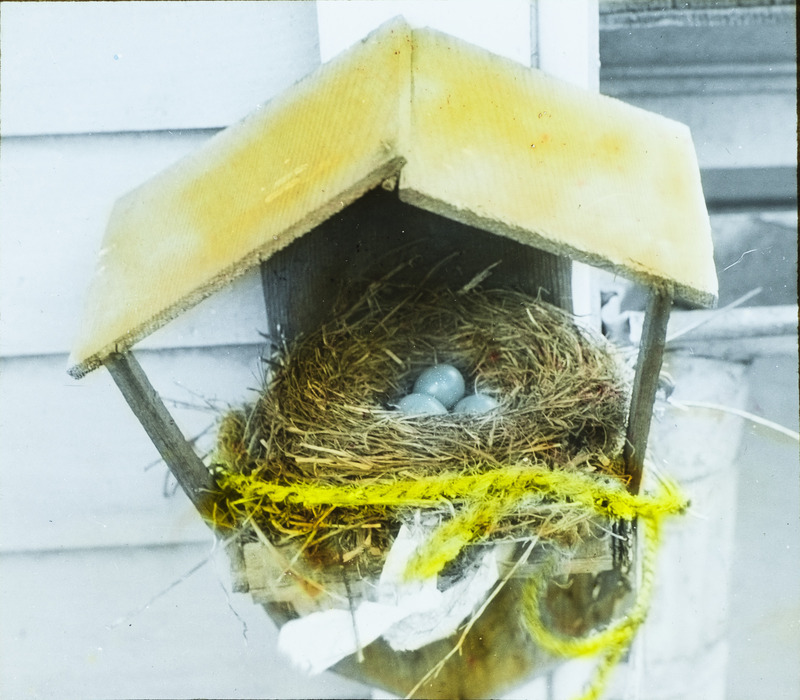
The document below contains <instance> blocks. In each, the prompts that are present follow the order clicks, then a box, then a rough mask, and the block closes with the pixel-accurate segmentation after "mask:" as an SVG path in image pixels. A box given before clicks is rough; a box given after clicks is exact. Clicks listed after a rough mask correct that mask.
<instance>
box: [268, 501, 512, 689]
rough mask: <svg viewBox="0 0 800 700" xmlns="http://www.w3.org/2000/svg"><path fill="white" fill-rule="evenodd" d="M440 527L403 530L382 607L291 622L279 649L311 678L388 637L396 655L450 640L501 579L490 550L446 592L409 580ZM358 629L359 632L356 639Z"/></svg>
mask: <svg viewBox="0 0 800 700" xmlns="http://www.w3.org/2000/svg"><path fill="white" fill-rule="evenodd" d="M437 523H438V519H437V522H422V520H421V517H420V516H419V514H417V518H416V519H415V522H414V523H413V524H411V525H410V526H409V525H403V526H402V527H401V528H400V532H399V533H398V535H397V538H396V539H395V541H394V543H393V545H392V548H391V549H390V550H389V553H388V554H387V557H386V562H385V564H384V567H383V571H382V573H381V577H380V581H379V582H378V586H377V590H376V598H377V602H373V601H363V602H361V603H360V604H359V605H358V607H357V608H356V609H355V611H354V612H352V613H351V611H350V610H340V609H334V610H325V611H322V612H315V613H311V614H310V615H307V616H306V617H302V618H299V619H297V620H292V621H290V622H287V623H286V624H285V625H284V626H283V627H282V628H281V630H280V633H279V635H278V648H279V649H280V651H281V652H283V653H284V654H286V655H287V656H288V657H289V658H290V659H291V661H292V663H294V664H295V665H296V666H297V667H299V668H300V669H302V670H304V671H305V672H306V673H309V674H316V673H321V672H322V671H324V670H326V669H328V668H330V667H331V666H333V665H334V664H335V663H337V662H338V661H341V660H342V659H344V658H345V657H347V656H349V655H350V654H354V653H355V652H356V651H358V649H359V646H360V647H361V648H363V647H365V646H367V645H368V644H371V643H372V642H374V641H375V640H376V639H378V637H381V636H383V637H384V638H385V639H386V640H387V641H388V642H389V644H390V645H391V647H392V648H393V649H395V650H396V651H411V650H414V649H419V648H420V647H423V646H425V645H426V644H430V643H432V642H435V641H438V640H440V639H445V638H446V637H449V636H450V635H451V634H452V633H453V632H455V630H456V629H458V626H459V625H460V624H461V622H462V621H463V620H464V619H465V618H466V617H467V616H468V615H470V614H471V613H472V612H473V611H474V610H475V609H476V608H477V607H478V605H479V604H480V603H481V602H482V601H483V600H484V598H485V597H486V594H487V593H488V592H489V590H490V589H491V588H492V586H493V585H494V584H495V582H496V581H497V579H498V566H497V556H496V553H495V550H494V548H487V551H486V553H485V554H484V555H483V556H482V557H481V559H480V560H479V562H478V563H476V564H475V565H473V567H471V569H470V570H468V571H466V572H465V574H464V576H463V577H462V578H460V579H459V580H457V581H456V582H455V583H454V584H453V585H452V586H450V587H449V588H448V589H447V590H445V591H444V592H443V591H440V590H439V589H438V588H437V585H436V578H435V577H434V578H430V579H426V580H423V581H406V580H405V571H406V567H407V565H408V562H409V561H410V560H411V557H412V556H413V555H414V552H416V551H417V549H419V547H420V546H421V545H422V543H423V542H425V540H427V539H428V537H430V534H431V531H432V530H433V528H434V527H435V526H436V524H437ZM356 629H357V630H358V633H357V634H356Z"/></svg>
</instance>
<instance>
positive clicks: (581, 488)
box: [217, 465, 688, 700]
mask: <svg viewBox="0 0 800 700" xmlns="http://www.w3.org/2000/svg"><path fill="white" fill-rule="evenodd" d="M217 483H218V485H219V487H220V488H221V490H222V491H223V493H225V494H227V496H228V503H229V505H230V506H231V507H233V508H234V509H238V510H243V511H244V512H246V513H249V514H252V515H256V514H257V513H258V512H259V511H260V510H261V509H262V508H264V507H265V502H269V503H284V502H285V503H292V504H301V505H303V506H306V507H309V508H313V507H319V506H327V507H336V506H343V507H359V506H373V507H386V508H431V507H441V506H443V505H450V506H453V505H454V504H457V505H459V508H458V510H457V511H456V512H455V514H454V516H453V517H452V518H450V519H448V520H445V521H444V522H443V523H441V524H440V525H439V526H438V527H437V528H436V529H435V530H434V532H433V534H432V536H431V537H430V538H429V540H428V541H427V542H426V543H425V545H423V546H422V547H421V548H420V550H419V551H418V552H417V553H416V555H415V557H414V558H412V561H411V562H410V564H409V567H408V570H407V571H406V576H407V577H409V578H426V577H430V576H435V575H436V574H438V573H439V572H440V571H441V570H442V569H443V568H444V567H445V566H446V565H447V563H448V562H450V561H452V560H453V559H454V558H455V557H456V556H457V555H458V553H459V552H460V551H461V550H462V549H463V548H464V547H466V546H467V545H469V544H470V543H473V542H477V541H480V540H482V539H484V538H485V537H487V536H488V535H489V534H490V533H491V531H492V529H493V528H494V526H495V525H496V524H497V523H499V522H500V521H501V520H502V519H503V518H504V517H506V516H508V515H509V514H511V513H512V512H514V510H515V509H521V508H523V507H525V506H526V504H527V505H531V503H532V501H533V502H535V501H537V500H538V501H543V500H547V501H549V502H561V503H573V504H578V505H579V506H581V507H583V508H585V509H586V510H588V511H589V512H590V513H591V514H593V515H600V516H604V517H607V518H611V519H620V520H628V521H631V520H634V519H636V520H637V522H638V525H639V531H640V532H641V534H642V538H643V558H642V582H641V586H640V589H639V594H638V597H637V600H636V603H635V604H634V606H633V608H632V610H631V611H630V612H629V613H628V615H627V616H626V617H625V618H624V619H622V620H621V621H619V622H617V623H616V624H614V625H612V626H611V627H609V628H608V629H606V630H603V631H601V632H598V633H596V634H593V635H590V636H588V637H585V638H580V639H576V638H567V637H562V636H559V635H557V634H554V633H553V632H551V631H550V630H548V629H547V627H546V626H545V625H544V623H543V622H542V619H541V616H540V614H539V607H540V596H541V588H542V587H543V584H544V582H545V578H546V577H545V576H541V577H539V579H538V580H533V581H531V583H530V584H529V585H528V586H527V588H526V590H525V594H524V598H523V609H524V622H525V624H526V626H527V628H528V630H529V632H530V634H531V636H532V637H533V638H534V640H535V641H536V642H537V643H538V644H539V645H540V646H541V647H543V648H544V649H547V650H548V651H550V652H551V653H553V654H556V655H559V656H591V655H596V654H602V659H601V661H600V664H599V665H598V668H597V671H596V674H595V678H594V680H593V682H592V684H591V686H590V687H589V689H588V690H587V691H586V693H585V694H584V695H583V696H582V698H581V700H596V698H598V697H599V696H600V694H601V693H602V692H603V690H604V689H605V686H606V684H607V682H608V679H609V677H610V674H611V671H612V670H613V668H614V666H615V665H616V663H617V662H618V661H619V659H620V658H621V657H622V655H623V654H624V653H625V650H626V649H627V648H628V646H629V645H630V643H631V641H632V639H633V636H634V634H635V633H636V630H637V629H638V627H639V626H640V625H641V623H642V622H643V621H644V619H645V616H646V614H647V609H648V606H649V602H650V596H651V593H652V587H653V578H654V566H655V555H656V552H657V550H658V546H659V540H660V532H661V523H662V521H663V519H664V518H665V517H668V516H670V515H675V514H679V513H682V512H684V511H685V509H686V507H687V505H688V502H687V500H686V499H685V498H684V496H683V495H682V494H681V493H680V491H679V490H678V488H677V486H676V485H675V484H674V483H673V482H671V481H666V480H664V481H662V482H661V483H660V485H659V487H658V490H657V491H656V492H655V493H653V494H649V495H646V494H643V495H636V494H631V493H629V492H628V491H627V490H626V488H625V486H624V484H622V483H621V482H620V481H619V480H617V479H614V478H612V477H608V476H604V475H599V474H597V473H595V474H587V473H584V472H570V471H563V470H554V471H552V470H549V469H547V468H546V467H544V466H542V465H536V466H530V465H525V466H507V467H502V468H492V469H488V470H485V471H482V470H480V469H478V468H475V469H474V470H472V471H463V472H457V471H446V472H441V473H439V474H435V475H432V476H425V477H420V478H418V479H414V480H404V481H364V480H362V481H360V482H350V483H344V484H338V485H337V484H325V483H317V482H313V481H306V482H295V483H291V484H279V483H276V482H270V481H263V480H261V479H260V478H258V477H257V476H256V477H253V476H246V475H243V474H238V473H231V472H227V471H223V472H221V473H220V474H218V479H217Z"/></svg>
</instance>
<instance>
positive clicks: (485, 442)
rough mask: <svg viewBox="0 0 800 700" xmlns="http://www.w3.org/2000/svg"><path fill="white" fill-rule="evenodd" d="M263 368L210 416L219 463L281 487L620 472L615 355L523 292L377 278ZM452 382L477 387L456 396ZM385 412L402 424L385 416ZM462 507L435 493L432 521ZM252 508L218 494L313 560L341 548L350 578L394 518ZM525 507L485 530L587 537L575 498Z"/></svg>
mask: <svg viewBox="0 0 800 700" xmlns="http://www.w3.org/2000/svg"><path fill="white" fill-rule="evenodd" d="M432 362H433V363H434V365H435V366H433V367H432V366H431V363H432ZM270 364H271V365H272V366H273V367H274V371H273V374H272V376H271V378H270V381H269V384H268V386H267V387H266V388H265V390H264V392H263V394H262V395H261V396H260V398H259V399H258V401H257V402H256V403H255V404H254V405H252V406H249V407H246V408H245V409H242V410H239V411H233V412H231V414H230V415H229V416H227V418H226V419H225V420H224V421H223V424H222V427H221V430H220V438H219V448H218V450H217V454H216V455H215V464H216V466H217V467H218V468H219V469H220V470H221V471H224V472H227V473H238V474H243V475H247V476H254V477H257V478H258V479H264V480H265V481H269V482H271V483H277V484H285V485H289V486H291V485H293V484H300V485H302V484H314V485H316V486H323V485H325V484H331V485H334V486H341V485H345V484H352V485H357V484H368V485H379V484H388V485H391V484H399V483H400V482H408V481H409V480H410V482H413V481H414V480H416V479H420V478H423V477H428V476H431V475H438V474H441V473H444V472H447V473H451V474H458V473H463V474H465V475H474V474H480V473H483V472H485V471H487V470H492V469H500V468H505V467H510V466H512V467H520V468H525V467H526V465H530V466H531V468H532V467H533V465H537V468H540V469H541V468H543V466H542V465H544V468H546V469H563V470H568V471H574V470H578V471H584V472H586V471H602V472H605V473H608V474H610V475H619V474H620V473H621V467H620V461H621V460H620V456H621V452H622V446H623V443H624V429H625V423H626V415H627V403H628V394H629V382H628V378H627V376H626V374H625V371H624V369H623V367H624V365H623V363H622V362H620V361H618V359H617V357H616V355H615V351H614V349H613V348H612V347H611V346H610V344H607V343H606V342H605V340H604V339H603V338H602V337H600V336H594V335H593V334H591V333H589V332H587V331H586V330H584V329H582V328H580V327H578V326H577V325H576V324H575V323H574V321H573V319H572V318H571V317H570V316H569V315H568V314H566V313H565V312H563V311H561V310H559V309H557V308H555V307H553V306H550V305H548V304H545V303H543V302H541V301H539V300H538V299H536V298H534V297H531V296H529V295H526V294H522V293H519V292H514V291H508V290H481V289H471V290H469V291H468V292H465V293H457V292H454V291H452V290H449V289H433V290H432V289H430V288H427V289H423V288H420V287H412V286H391V285H388V284H385V283H384V284H375V285H372V286H370V287H369V288H368V290H367V292H366V293H365V294H364V295H363V296H361V297H360V298H359V299H357V300H356V302H355V303H352V304H350V305H349V306H344V305H342V306H341V307H340V308H339V309H338V310H337V311H336V313H335V317H334V318H333V319H332V320H331V321H330V322H329V323H326V324H325V325H324V326H322V327H320V328H319V329H318V330H317V331H315V332H313V333H310V334H309V335H307V336H305V337H301V338H299V339H298V340H297V341H296V342H294V344H293V345H292V346H291V347H289V348H288V350H287V351H285V352H279V353H276V355H275V356H274V357H272V358H270ZM423 378H425V381H424V382H423V381H422V380H423ZM420 384H422V388H423V389H425V390H427V392H429V393H427V394H421V393H420V392H419V391H418V390H419V389H420V388H421V387H420ZM465 385H466V386H469V387H474V388H475V389H474V391H475V393H474V394H472V395H470V396H467V397H463V392H464V386H465ZM440 399H441V400H440ZM459 400H460V401H461V403H458V401H459ZM437 401H438V402H439V403H438V406H437V404H436V403H435V402H437ZM454 405H455V406H456V408H455V409H454V410H452V411H448V410H447V406H454ZM398 407H400V409H401V410H402V411H407V412H408V413H409V414H415V415H414V416H412V417H413V419H412V420H398V415H401V414H400V411H398ZM416 416H419V418H417V417H416ZM540 501H541V499H540ZM256 505H258V504H256ZM461 505H462V504H461V503H460V502H459V500H458V499H457V498H449V497H448V496H447V495H446V494H443V495H442V498H441V506H440V510H441V517H444V518H446V517H448V515H447V514H448V513H450V514H452V513H454V512H456V513H457V512H458V510H459V508H460V507H461ZM254 507H255V506H253V504H249V505H248V506H247V508H245V506H244V505H241V501H240V500H237V499H236V498H235V497H233V498H228V499H227V501H226V506H225V508H226V509H227V510H226V511H224V512H221V513H220V514H219V515H220V520H222V521H227V522H229V523H230V524H234V525H235V524H236V523H245V522H248V523H254V524H255V525H256V526H257V527H258V528H261V530H262V531H263V532H265V533H266V534H268V536H269V537H270V538H271V539H273V541H274V543H275V544H278V545H283V544H287V543H289V544H291V543H296V544H297V545H298V547H301V548H302V551H303V554H304V555H305V556H307V557H310V558H311V559H312V560H314V561H315V562H317V563H319V564H320V565H325V563H326V562H327V563H331V564H338V563H339V562H341V561H342V558H343V557H344V558H345V560H346V561H353V562H354V563H356V564H357V565H358V567H359V569H360V571H362V573H363V572H365V571H379V570H380V567H381V565H382V562H383V558H384V557H385V553H386V551H387V550H388V548H389V546H390V545H391V542H392V541H393V539H394V537H395V535H396V533H397V531H398V530H399V527H400V525H401V523H402V520H403V518H404V517H407V514H404V513H403V512H402V509H400V510H397V509H393V507H388V506H384V505H374V506H372V505H370V506H360V507H351V506H344V505H336V506H334V507H330V508H321V507H317V506H311V505H304V504H303V503H297V502H291V503H290V502H288V501H287V502H272V503H265V504H263V507H262V506H261V505H259V506H258V509H255V510H254V509H253V508H254ZM248 508H249V510H248ZM537 508H538V506H537ZM537 508H533V506H531V508H530V509H529V510H525V511H519V510H518V509H517V510H513V511H510V512H508V513H507V514H506V515H504V516H503V517H502V518H499V519H498V520H497V521H496V522H493V523H492V525H491V527H489V529H488V530H487V532H489V534H490V536H491V537H492V538H495V539H503V538H509V539H514V538H518V537H520V536H522V537H529V536H531V535H536V536H539V537H542V538H551V539H555V540H557V541H559V542H560V543H562V544H567V545H569V544H570V543H574V542H576V541H577V540H578V539H579V538H580V537H582V536H583V534H586V529H585V528H586V527H588V526H587V525H585V524H583V525H582V524H581V523H582V521H581V518H576V517H575V509H566V510H564V512H563V513H562V512H560V511H559V512H556V511H554V510H553V509H552V508H551V509H547V508H545V509H541V508H538V509H537ZM453 509H455V511H454V510H453ZM582 528H583V529H582ZM582 533H583V534H582Z"/></svg>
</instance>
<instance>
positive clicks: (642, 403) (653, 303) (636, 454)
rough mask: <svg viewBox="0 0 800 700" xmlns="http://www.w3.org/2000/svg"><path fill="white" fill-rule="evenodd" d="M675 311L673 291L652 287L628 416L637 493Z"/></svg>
mask: <svg viewBox="0 0 800 700" xmlns="http://www.w3.org/2000/svg"><path fill="white" fill-rule="evenodd" d="M671 308H672V292H671V290H667V289H663V288H653V289H652V290H651V293H650V298H649V300H648V302H647V310H646V311H645V317H644V327H643V329H642V339H641V341H640V342H639V359H638V361H637V363H636V376H635V377H634V380H633V392H632V396H631V410H630V415H629V417H628V430H627V434H626V441H625V449H624V451H623V459H624V460H625V471H626V473H627V474H628V476H629V477H630V481H629V483H628V489H629V490H630V491H631V493H638V492H639V488H640V486H641V483H642V469H643V466H644V456H645V451H646V449H647V436H648V434H649V433H650V421H651V419H652V417H653V404H654V403H655V398H656V391H657V390H658V376H659V373H660V372H661V363H662V361H663V359H664V345H665V342H666V337H667V323H668V322H669V313H670V309H671Z"/></svg>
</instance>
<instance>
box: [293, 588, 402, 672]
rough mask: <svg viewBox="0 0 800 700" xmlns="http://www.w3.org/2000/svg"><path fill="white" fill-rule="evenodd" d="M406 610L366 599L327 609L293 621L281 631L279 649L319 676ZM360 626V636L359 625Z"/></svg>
mask: <svg viewBox="0 0 800 700" xmlns="http://www.w3.org/2000/svg"><path fill="white" fill-rule="evenodd" d="M407 614H408V613H406V612H405V611H404V610H402V609H401V608H392V607H389V606H387V605H380V604H378V603H371V602H369V601H365V602H363V603H361V604H360V605H359V606H358V608H357V609H356V610H355V622H354V616H353V615H352V614H351V613H350V611H349V610H324V611H322V612H315V613H311V614H310V615H306V616H305V617H301V618H298V619H296V620H290V621H289V622H287V623H286V624H285V625H284V626H283V627H281V631H280V632H279V633H278V650H279V651H281V652H282V653H283V654H286V656H288V657H289V659H290V660H291V662H292V663H293V664H294V665H295V666H296V667H297V668H299V669H300V670H301V671H304V672H305V673H308V674H309V675H316V674H318V673H322V672H323V671H325V670H326V669H329V668H330V667H331V666H333V665H334V664H335V663H337V662H339V661H341V660H342V659H344V658H345V657H347V656H350V654H353V653H355V652H356V651H358V648H359V645H361V647H362V648H363V647H365V646H367V645H368V644H371V643H372V642H374V641H375V640H376V639H377V638H378V637H380V636H381V635H382V634H383V633H384V632H385V631H386V630H387V629H389V627H391V626H392V625H393V624H394V623H395V622H397V621H398V620H399V619H400V618H402V617H405V616H406V615H407ZM355 625H357V626H358V639H357V640H356V635H355V628H354V626H355Z"/></svg>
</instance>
